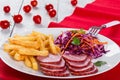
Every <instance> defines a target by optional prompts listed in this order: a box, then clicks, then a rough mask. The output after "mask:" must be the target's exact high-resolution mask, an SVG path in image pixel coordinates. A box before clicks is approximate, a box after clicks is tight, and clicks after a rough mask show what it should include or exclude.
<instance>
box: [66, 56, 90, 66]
mask: <svg viewBox="0 0 120 80" xmlns="http://www.w3.org/2000/svg"><path fill="white" fill-rule="evenodd" d="M90 62H91V58H90V57H88V58H87V59H86V60H85V61H83V62H72V61H66V63H67V64H68V66H71V67H73V68H82V67H85V66H87V65H88V64H89V63H90Z"/></svg>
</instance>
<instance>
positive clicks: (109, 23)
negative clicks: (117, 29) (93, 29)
mask: <svg viewBox="0 0 120 80" xmlns="http://www.w3.org/2000/svg"><path fill="white" fill-rule="evenodd" d="M118 24H120V21H118V20H114V21H111V22H108V23H106V24H103V25H101V27H102V28H108V27H112V26H115V25H118Z"/></svg>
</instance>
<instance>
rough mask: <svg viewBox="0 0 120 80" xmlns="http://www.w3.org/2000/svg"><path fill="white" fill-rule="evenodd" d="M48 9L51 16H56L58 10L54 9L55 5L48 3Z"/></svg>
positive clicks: (46, 7)
mask: <svg viewBox="0 0 120 80" xmlns="http://www.w3.org/2000/svg"><path fill="white" fill-rule="evenodd" d="M45 9H46V11H47V12H48V14H49V16H50V17H55V15H56V10H55V9H54V6H53V5H52V4H47V5H46V6H45Z"/></svg>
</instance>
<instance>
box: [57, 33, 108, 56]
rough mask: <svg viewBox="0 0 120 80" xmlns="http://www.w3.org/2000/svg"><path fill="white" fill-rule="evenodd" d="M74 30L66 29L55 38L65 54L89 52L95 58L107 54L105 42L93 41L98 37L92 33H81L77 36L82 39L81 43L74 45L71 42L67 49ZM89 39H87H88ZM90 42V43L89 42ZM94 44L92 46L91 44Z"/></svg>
mask: <svg viewBox="0 0 120 80" xmlns="http://www.w3.org/2000/svg"><path fill="white" fill-rule="evenodd" d="M71 37H72V32H71V31H66V32H63V33H62V34H61V35H60V36H58V37H57V39H56V40H55V44H57V45H59V46H60V48H61V51H64V53H65V54H78V55H79V54H87V55H90V56H92V57H93V58H98V57H100V56H102V55H103V54H105V53H106V52H108V51H106V50H105V48H104V45H103V44H93V43H92V42H91V41H92V40H93V39H94V38H96V39H97V37H93V36H91V35H90V34H80V35H79V36H77V37H78V38H79V39H80V45H73V44H72V43H70V44H69V45H68V46H67V48H66V49H65V45H66V44H67V42H68V41H69V40H70V39H71ZM88 39H89V41H85V40H88ZM87 43H88V44H87ZM89 44H90V45H92V47H91V46H90V45H89Z"/></svg>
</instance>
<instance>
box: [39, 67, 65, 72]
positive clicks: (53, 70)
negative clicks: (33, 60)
mask: <svg viewBox="0 0 120 80" xmlns="http://www.w3.org/2000/svg"><path fill="white" fill-rule="evenodd" d="M40 69H41V71H45V72H51V73H61V72H64V71H65V70H66V69H67V68H66V67H64V68H62V69H50V68H45V67H40Z"/></svg>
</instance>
